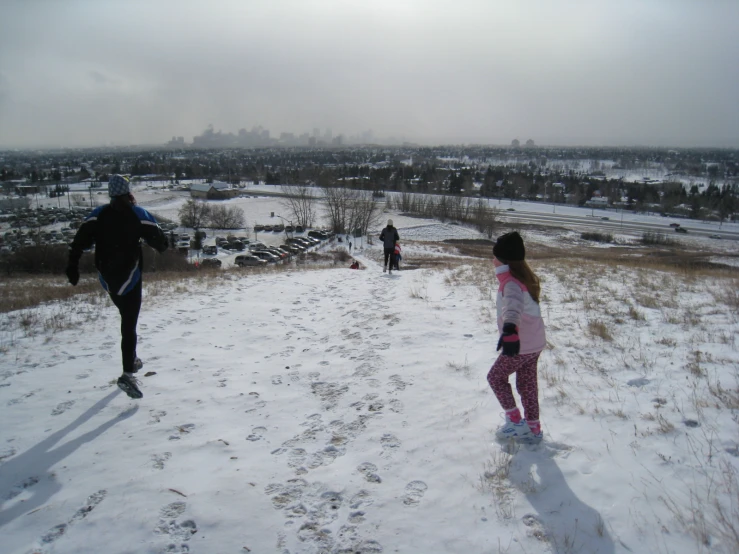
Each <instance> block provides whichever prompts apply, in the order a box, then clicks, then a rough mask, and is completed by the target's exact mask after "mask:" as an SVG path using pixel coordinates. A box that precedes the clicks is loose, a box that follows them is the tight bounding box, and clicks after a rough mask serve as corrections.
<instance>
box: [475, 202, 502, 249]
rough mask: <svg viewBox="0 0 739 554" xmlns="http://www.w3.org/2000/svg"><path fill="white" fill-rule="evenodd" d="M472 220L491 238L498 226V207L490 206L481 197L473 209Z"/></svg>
mask: <svg viewBox="0 0 739 554" xmlns="http://www.w3.org/2000/svg"><path fill="white" fill-rule="evenodd" d="M472 221H473V222H474V224H475V227H477V230H478V231H480V232H481V233H484V234H485V235H487V237H488V238H489V239H491V238H493V234H494V233H495V230H496V229H497V227H498V208H495V207H490V206H489V205H488V204H487V202H485V201H484V200H483V199H482V198H480V199H478V200H477V203H476V204H475V206H474V208H473V210H472Z"/></svg>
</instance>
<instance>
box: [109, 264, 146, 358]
mask: <svg viewBox="0 0 739 554" xmlns="http://www.w3.org/2000/svg"><path fill="white" fill-rule="evenodd" d="M110 299H111V300H112V301H113V304H115V305H116V308H118V311H119V312H120V314H121V359H122V361H123V371H129V372H132V371H133V361H134V360H135V359H136V324H137V323H138V320H139V312H140V311H141V279H139V282H138V283H136V286H135V287H133V288H132V289H131V291H130V292H129V293H128V294H124V295H123V296H118V295H116V294H111V295H110Z"/></svg>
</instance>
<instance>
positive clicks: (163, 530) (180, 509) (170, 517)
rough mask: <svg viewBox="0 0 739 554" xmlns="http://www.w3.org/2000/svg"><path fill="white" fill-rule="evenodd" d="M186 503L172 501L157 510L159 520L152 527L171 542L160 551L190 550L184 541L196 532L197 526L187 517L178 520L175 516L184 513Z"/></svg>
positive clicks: (156, 532)
mask: <svg viewBox="0 0 739 554" xmlns="http://www.w3.org/2000/svg"><path fill="white" fill-rule="evenodd" d="M186 508H187V504H186V503H185V502H172V503H171V504H167V505H166V506H164V507H163V508H162V509H161V510H160V511H159V516H160V517H159V522H158V523H157V526H156V527H155V528H154V533H155V534H157V535H166V536H167V538H168V539H170V540H173V541H175V542H172V543H170V544H168V545H167V546H165V547H164V549H162V550H161V551H160V552H190V547H189V546H188V545H187V544H184V543H186V542H187V541H189V540H190V539H191V538H192V536H193V535H194V534H195V533H197V532H198V526H197V524H196V523H195V521H194V520H192V519H188V520H185V521H182V522H178V521H177V519H176V518H178V517H179V516H181V515H182V514H183V513H185V509H186Z"/></svg>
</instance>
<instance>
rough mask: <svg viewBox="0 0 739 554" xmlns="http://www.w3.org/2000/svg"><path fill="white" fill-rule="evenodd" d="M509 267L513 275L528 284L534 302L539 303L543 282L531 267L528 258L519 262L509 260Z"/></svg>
mask: <svg viewBox="0 0 739 554" xmlns="http://www.w3.org/2000/svg"><path fill="white" fill-rule="evenodd" d="M508 268H509V270H510V272H511V275H513V276H514V277H515V278H516V279H518V280H519V281H521V282H522V283H523V284H524V285H526V288H527V289H528V290H529V294H530V295H531V298H533V299H534V302H536V303H537V304H538V303H539V294H540V293H541V284H540V282H539V278H538V277H537V276H536V273H534V271H533V270H532V269H531V268H530V267H529V264H527V263H526V260H521V261H519V262H508Z"/></svg>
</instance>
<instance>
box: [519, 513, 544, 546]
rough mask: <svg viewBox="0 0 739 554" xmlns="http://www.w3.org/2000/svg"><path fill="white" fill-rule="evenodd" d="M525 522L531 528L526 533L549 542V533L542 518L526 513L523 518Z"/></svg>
mask: <svg viewBox="0 0 739 554" xmlns="http://www.w3.org/2000/svg"><path fill="white" fill-rule="evenodd" d="M522 521H523V524H524V525H525V526H526V527H528V528H529V529H528V530H527V531H526V534H527V535H529V536H531V537H534V538H536V539H537V540H540V541H541V542H549V535H548V534H547V530H546V528H545V527H544V524H543V523H542V521H541V519H539V517H538V516H535V515H534V514H526V515H525V516H523V518H522Z"/></svg>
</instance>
